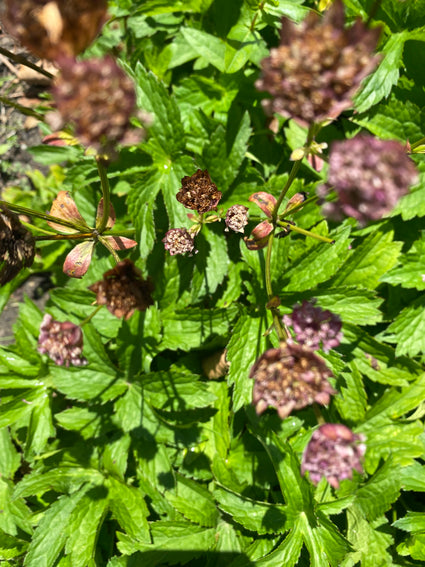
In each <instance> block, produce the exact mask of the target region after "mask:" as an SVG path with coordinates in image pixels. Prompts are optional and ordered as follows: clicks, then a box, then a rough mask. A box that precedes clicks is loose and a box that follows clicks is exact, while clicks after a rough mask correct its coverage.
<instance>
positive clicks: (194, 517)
mask: <svg viewBox="0 0 425 567" xmlns="http://www.w3.org/2000/svg"><path fill="white" fill-rule="evenodd" d="M176 481H177V484H176V494H173V493H172V492H168V493H167V494H166V498H167V500H168V501H169V502H170V503H171V504H172V505H173V506H174V507H175V508H176V510H178V511H179V512H180V513H181V514H182V515H183V516H184V517H185V518H186V519H188V520H190V521H192V522H195V523H197V524H199V525H201V526H205V527H207V528H209V527H213V526H215V525H216V523H217V519H218V512H217V508H216V505H215V502H214V498H213V496H212V494H211V493H210V492H209V491H208V490H207V489H206V488H204V487H203V486H201V485H200V484H199V483H197V482H195V481H193V480H191V479H188V478H185V477H183V476H181V475H177V476H176Z"/></svg>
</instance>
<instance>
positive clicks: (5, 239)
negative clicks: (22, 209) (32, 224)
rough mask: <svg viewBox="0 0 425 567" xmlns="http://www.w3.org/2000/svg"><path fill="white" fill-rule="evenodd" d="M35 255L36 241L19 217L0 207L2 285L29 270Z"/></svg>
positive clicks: (0, 277)
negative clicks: (23, 270)
mask: <svg viewBox="0 0 425 567" xmlns="http://www.w3.org/2000/svg"><path fill="white" fill-rule="evenodd" d="M34 255H35V240H34V238H33V236H32V234H31V233H30V232H29V231H28V230H27V229H26V228H25V227H23V226H22V224H21V222H20V220H19V217H18V215H15V213H12V212H11V211H9V209H7V208H6V207H4V206H3V205H1V206H0V285H4V284H6V283H8V282H10V281H11V280H13V278H14V277H15V276H16V275H17V274H18V272H20V270H22V268H29V267H30V266H31V265H32V263H33V261H34Z"/></svg>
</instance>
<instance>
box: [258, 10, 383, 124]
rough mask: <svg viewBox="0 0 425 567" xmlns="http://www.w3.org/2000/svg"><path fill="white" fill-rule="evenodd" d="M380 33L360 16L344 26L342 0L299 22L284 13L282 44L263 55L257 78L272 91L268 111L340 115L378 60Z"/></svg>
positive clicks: (314, 117)
mask: <svg viewBox="0 0 425 567" xmlns="http://www.w3.org/2000/svg"><path fill="white" fill-rule="evenodd" d="M379 33H380V32H379V29H373V30H369V29H368V28H367V27H366V25H365V24H363V22H361V21H360V20H358V21H357V22H356V23H355V24H354V26H352V27H351V28H345V26H344V8H343V4H342V2H341V0H336V1H335V2H334V3H333V4H332V6H331V7H330V9H329V10H328V11H327V12H326V14H325V16H324V17H323V19H322V18H321V17H320V16H319V15H318V14H316V13H314V12H311V13H310V14H309V15H308V16H307V18H306V19H305V20H304V21H303V22H302V23H301V24H300V25H296V24H294V23H292V22H291V21H290V20H288V19H287V18H283V20H282V30H281V41H280V45H279V47H277V48H274V49H271V51H270V56H269V57H267V58H266V59H263V61H262V63H261V67H262V74H261V78H260V79H259V80H258V81H257V83H256V86H257V88H258V89H259V90H262V91H267V92H269V93H270V95H271V97H272V98H271V99H268V100H265V101H264V102H263V104H264V106H265V109H266V111H268V112H270V113H272V112H277V113H279V114H282V115H283V116H286V117H288V118H295V119H297V120H298V121H299V122H300V123H302V124H306V125H309V124H311V123H313V122H322V121H323V120H326V119H334V118H336V117H337V116H338V115H339V114H341V112H342V111H343V110H345V109H347V108H349V107H350V106H351V97H352V96H353V94H354V93H355V92H356V90H357V89H358V87H359V85H360V83H361V81H362V80H363V78H364V77H366V75H368V74H369V73H370V72H371V71H372V70H373V69H374V67H375V66H376V65H377V63H378V61H379V58H378V57H377V56H373V55H372V52H373V50H374V49H375V47H376V44H377V41H378V37H379Z"/></svg>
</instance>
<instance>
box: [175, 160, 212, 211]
mask: <svg viewBox="0 0 425 567" xmlns="http://www.w3.org/2000/svg"><path fill="white" fill-rule="evenodd" d="M176 199H177V201H178V202H179V203H181V204H182V205H184V206H185V207H186V208H187V209H192V211H197V212H198V213H207V212H208V211H212V210H215V209H216V208H217V205H218V203H219V201H220V199H221V192H220V191H219V190H218V189H217V186H216V185H215V184H214V183H213V182H212V181H211V177H210V175H209V173H208V171H207V170H206V169H205V171H202V170H201V169H198V171H197V172H196V173H194V174H193V175H191V176H188V175H186V176H185V177H183V179H182V188H181V189H180V191H179V192H178V193H177V195H176Z"/></svg>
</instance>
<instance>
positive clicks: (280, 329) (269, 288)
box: [265, 231, 288, 341]
mask: <svg viewBox="0 0 425 567" xmlns="http://www.w3.org/2000/svg"><path fill="white" fill-rule="evenodd" d="M273 233H274V231H272V232H271V233H270V234H269V239H268V242H267V253H266V266H265V279H266V291H267V298H268V301H270V300H271V299H272V298H273V288H272V278H271V258H272V248H273V237H274V234H273ZM271 312H272V317H273V324H274V328H275V329H276V333H277V336H278V337H279V340H280V341H285V340H286V339H287V338H288V337H287V334H286V331H285V330H284V328H283V327H282V324H281V321H280V316H279V311H278V309H277V308H276V307H272V308H271Z"/></svg>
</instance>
